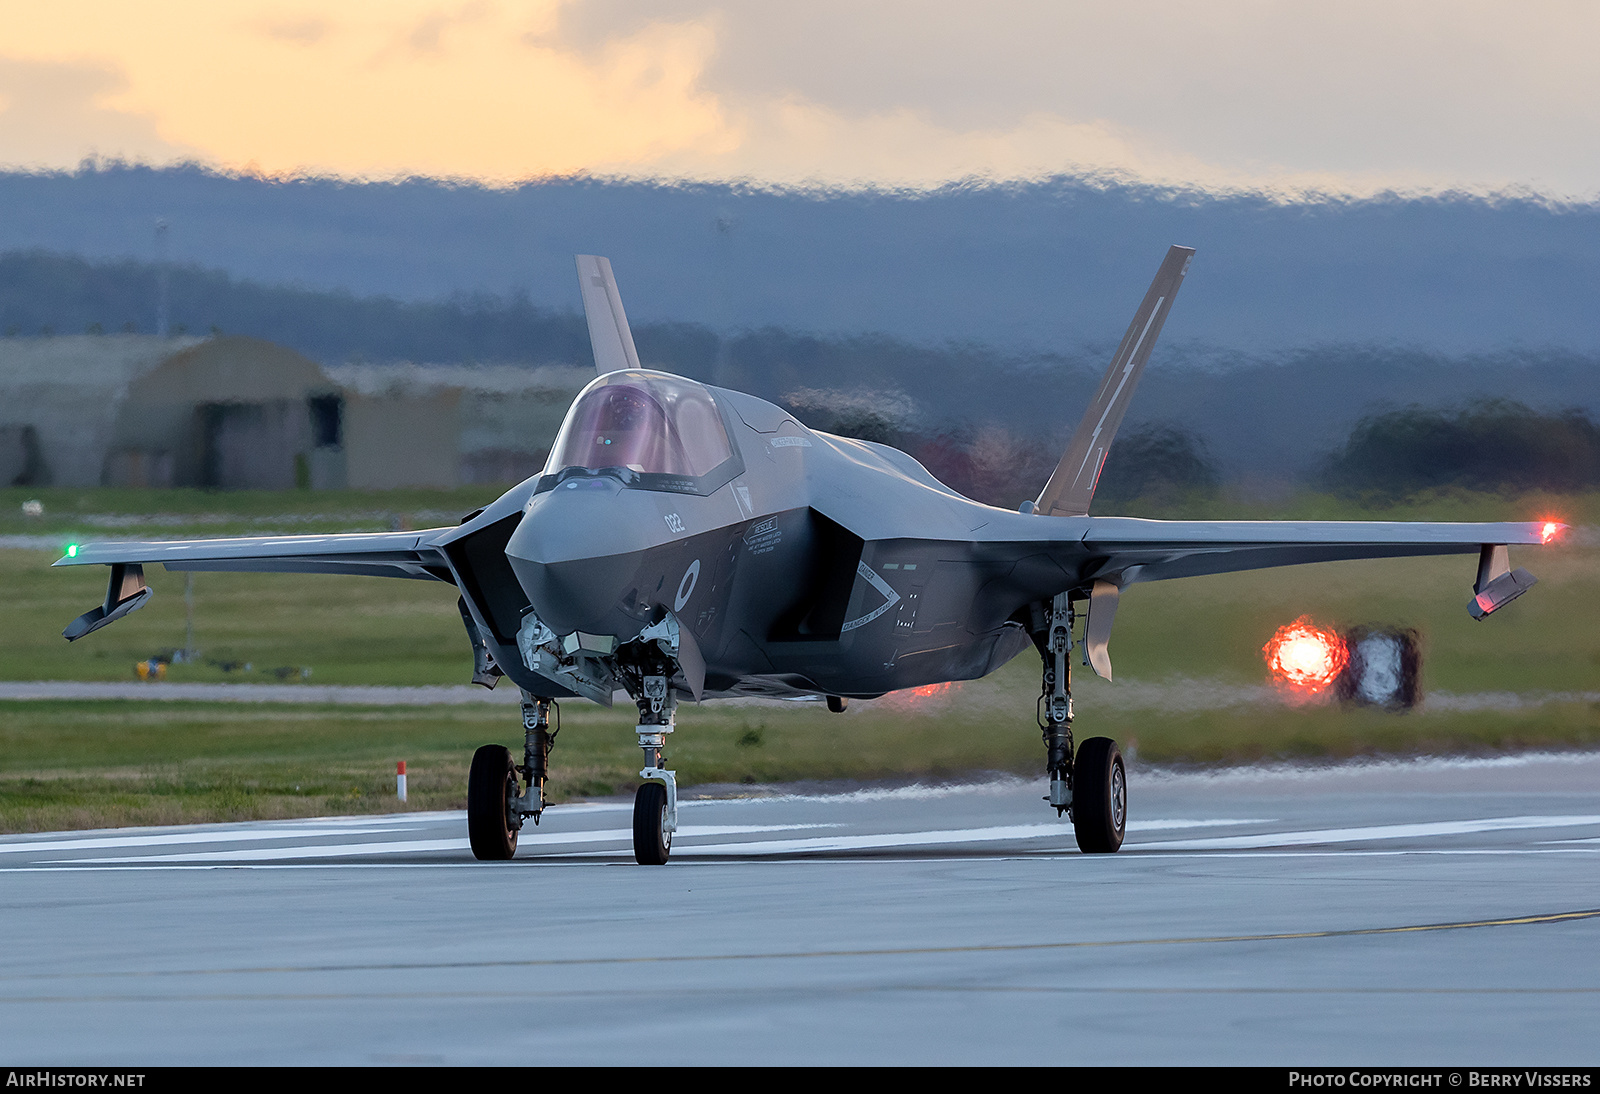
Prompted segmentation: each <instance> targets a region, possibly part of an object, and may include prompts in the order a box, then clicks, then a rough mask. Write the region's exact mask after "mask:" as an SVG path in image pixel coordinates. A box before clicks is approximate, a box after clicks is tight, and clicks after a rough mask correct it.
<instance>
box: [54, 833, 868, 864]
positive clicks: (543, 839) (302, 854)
mask: <svg viewBox="0 0 1600 1094" xmlns="http://www.w3.org/2000/svg"><path fill="white" fill-rule="evenodd" d="M835 827H837V825H832V824H707V825H693V824H690V825H684V826H683V827H681V828H679V829H678V833H679V834H680V835H683V836H737V835H745V834H752V833H758V832H788V831H793V830H795V829H797V828H835ZM330 834H338V835H344V834H346V833H330ZM632 839H633V829H631V828H612V829H605V830H603V831H598V832H532V833H530V832H524V833H523V834H522V835H521V837H520V838H519V845H520V846H521V847H523V848H527V847H531V846H535V845H544V846H564V845H567V844H574V843H620V842H624V841H631V840H632ZM471 846H472V845H471V843H470V842H469V841H468V840H467V839H466V837H464V836H462V837H456V838H452V839H421V840H394V841H390V842H382V843H379V842H374V843H339V844H323V845H320V846H319V845H317V844H308V845H304V846H298V847H246V848H242V849H239V850H229V851H187V852H184V853H182V854H176V855H129V856H125V857H116V858H111V857H105V858H77V859H49V860H47V861H49V862H51V863H125V862H264V861H268V860H271V859H292V858H342V857H345V856H352V855H408V854H417V853H421V852H428V851H464V850H467V849H468V848H470V847H471ZM630 853H631V852H630Z"/></svg>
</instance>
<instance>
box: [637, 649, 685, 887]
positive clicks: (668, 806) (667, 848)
mask: <svg viewBox="0 0 1600 1094" xmlns="http://www.w3.org/2000/svg"><path fill="white" fill-rule="evenodd" d="M642 683H643V693H642V694H641V695H640V696H639V699H638V704H639V729H638V733H639V747H640V748H642V749H643V750H644V769H643V770H641V771H640V772H639V777H640V778H641V779H644V780H645V782H644V783H643V784H642V785H641V786H640V787H639V791H638V793H637V794H635V795H634V799H633V860H634V861H635V862H637V863H638V864H639V865H640V866H664V865H666V862H667V856H668V855H670V854H671V853H672V833H673V832H675V831H677V828H678V779H677V773H676V772H673V771H668V770H667V769H666V768H664V767H662V766H661V750H662V748H664V747H665V746H666V743H667V734H669V733H671V732H672V729H673V725H672V720H673V716H674V714H675V713H676V710H677V706H678V697H677V696H676V695H674V694H673V692H672V688H671V687H669V686H668V683H667V677H666V676H665V675H652V676H646V677H644V678H643V681H642Z"/></svg>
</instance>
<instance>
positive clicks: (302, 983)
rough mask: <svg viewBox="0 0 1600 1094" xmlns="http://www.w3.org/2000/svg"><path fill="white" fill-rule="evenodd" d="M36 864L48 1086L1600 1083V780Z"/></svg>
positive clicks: (23, 965) (598, 806) (102, 836)
mask: <svg viewBox="0 0 1600 1094" xmlns="http://www.w3.org/2000/svg"><path fill="white" fill-rule="evenodd" d="M1043 792H1044V786H1043V784H1042V783H1039V784H1034V783H1030V782H1025V781H1021V780H999V781H991V782H986V783H981V784H976V785H951V786H932V787H915V786H914V787H898V788H860V789H856V790H853V791H850V792H845V793H811V792H790V793H774V794H769V795H767V796H763V797H750V798H743V799H736V800H728V799H714V800H705V801H691V802H686V803H685V804H684V806H683V807H682V813H681V825H682V827H681V828H680V831H679V833H678V835H677V837H676V839H675V842H674V848H673V860H672V862H671V863H669V864H668V865H667V866H665V867H660V868H646V867H640V866H636V865H634V864H633V862H632V857H631V851H630V849H629V847H630V845H629V838H630V836H629V824H630V818H631V805H630V804H629V803H626V802H620V801H616V802H596V803H587V804H576V805H570V806H563V807H554V808H552V809H550V810H549V811H547V813H546V815H545V818H544V821H543V823H542V824H541V825H540V826H539V827H538V828H537V829H532V828H530V829H528V830H526V831H525V832H524V835H523V842H522V846H521V848H520V850H519V853H518V857H517V859H516V860H515V861H513V862H510V863H497V864H489V863H477V862H474V861H472V859H471V855H470V852H469V851H468V850H467V849H466V839H465V830H464V829H465V821H464V818H463V817H462V816H461V815H460V814H440V813H431V814H405V813H401V814H394V815H390V816H374V817H345V818H332V819H319V820H309V821H292V822H257V823H247V824H237V825H206V826H196V827H190V828H161V829H124V830H106V831H96V832H63V833H50V834H28V835H13V836H6V837H0V909H3V916H4V919H3V922H4V924H5V932H4V939H5V942H4V947H3V950H0V1047H3V1049H4V1052H3V1055H4V1056H5V1057H6V1058H7V1060H8V1061H16V1062H26V1063H28V1064H30V1065H35V1064H47V1063H53V1064H162V1063H273V1064H290V1063H306V1064H323V1063H331V1064H346V1063H347V1064H363V1063H379V1064H406V1063H417V1064H428V1063H439V1064H473V1063H477V1064H520V1065H530V1064H532V1065H537V1064H543V1063H566V1064H574V1063H577V1064H582V1063H637V1064H646V1063H816V1064H820V1063H884V1064H905V1063H913V1064H916V1063H920V1064H994V1063H1016V1064H1025V1063H1034V1064H1038V1063H1054V1064H1182V1063H1251V1064H1283V1065H1290V1064H1295V1065H1312V1064H1360V1065H1371V1064H1437V1065H1442V1066H1452V1065H1453V1066H1465V1065H1473V1064H1477V1065H1488V1064H1571V1065H1578V1064H1594V1063H1595V1062H1596V1061H1597V1058H1600V1038H1596V1037H1595V1035H1594V1031H1595V1030H1596V1029H1600V963H1597V962H1596V960H1595V957H1596V954H1600V754H1594V753H1587V754H1569V755H1551V756H1527V757H1518V758H1504V759H1500V760H1494V761H1479V762H1469V761H1433V762H1418V763H1392V764H1381V765H1347V766H1341V767H1334V768H1322V769H1297V768H1291V767H1284V768H1278V769H1242V770H1231V771H1223V772H1215V773H1193V774H1181V773H1171V772H1150V771H1143V770H1139V769H1135V771H1134V772H1133V777H1132V780H1131V789H1130V814H1131V816H1132V818H1133V822H1132V824H1131V825H1130V834H1129V838H1128V841H1127V843H1126V845H1125V846H1124V849H1123V851H1122V852H1121V853H1120V854H1117V855H1113V856H1086V855H1081V854H1079V853H1078V852H1077V850H1076V847H1075V844H1074V842H1073V839H1072V834H1071V827H1070V825H1069V824H1067V823H1064V822H1061V821H1057V820H1056V819H1055V818H1054V815H1053V813H1051V812H1050V811H1049V810H1048V808H1047V807H1046V806H1045V804H1044V803H1043V802H1042V801H1041V800H1040V797H1041V795H1042V794H1043Z"/></svg>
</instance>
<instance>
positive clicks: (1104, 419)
mask: <svg viewBox="0 0 1600 1094" xmlns="http://www.w3.org/2000/svg"><path fill="white" fill-rule="evenodd" d="M1192 258H1194V248H1193V247H1176V246H1174V247H1171V248H1169V249H1168V250H1167V257H1166V258H1165V260H1163V261H1162V263H1161V268H1160V269H1159V270H1157V271H1156V277H1155V280H1154V281H1152V282H1151V283H1150V291H1149V292H1147V293H1145V295H1144V302H1143V303H1141V304H1140V305H1139V310H1138V311H1137V312H1135V313H1134V316H1133V322H1132V323H1131V324H1129V325H1128V333H1126V334H1124V335H1123V336H1122V342H1121V344H1120V345H1118V346H1117V352H1116V354H1115V355H1114V356H1113V357H1112V358H1111V367H1110V368H1108V369H1106V374H1105V378H1104V379H1102V380H1101V381H1100V387H1099V390H1097V391H1096V392H1095V395H1094V399H1093V400H1091V401H1090V403H1089V409H1088V410H1086V411H1085V412H1084V415H1083V421H1082V422H1080V423H1079V424H1078V431H1077V432H1076V433H1074V434H1073V435H1072V441H1071V443H1069V444H1068V445H1067V451H1066V454H1065V455H1063V456H1062V457H1061V462H1060V463H1059V464H1058V465H1056V469H1055V473H1054V474H1052V475H1051V476H1050V481H1049V482H1047V483H1045V487H1044V490H1042V491H1041V492H1040V494H1039V499H1038V500H1037V501H1036V502H1034V506H1033V511H1034V512H1036V513H1039V514H1040V515H1042V516H1047V517H1051V516H1055V517H1081V516H1086V515H1087V514H1088V512H1089V502H1090V501H1092V500H1093V499H1094V488H1095V484H1096V483H1097V482H1099V481H1100V471H1101V469H1102V468H1104V466H1105V462H1106V455H1107V454H1108V453H1109V452H1110V451H1111V441H1112V438H1114V437H1115V436H1116V435H1117V427H1118V426H1120V425H1121V424H1122V418H1123V415H1125V414H1127V412H1128V404H1129V403H1130V402H1131V401H1132V400H1133V392H1134V389H1135V388H1137V387H1138V386H1139V377H1140V375H1142V374H1143V372H1144V366H1145V363H1146V362H1148V361H1149V360H1150V351H1151V350H1152V349H1154V348H1155V344H1156V338H1157V337H1158V336H1159V335H1160V334H1161V327H1162V325H1163V324H1164V323H1165V322H1166V321H1167V313H1168V312H1170V311H1171V310H1172V300H1173V297H1175V296H1177V295H1178V289H1179V287H1180V286H1182V284H1183V275H1184V274H1186V273H1188V272H1189V260H1190V259H1192Z"/></svg>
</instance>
